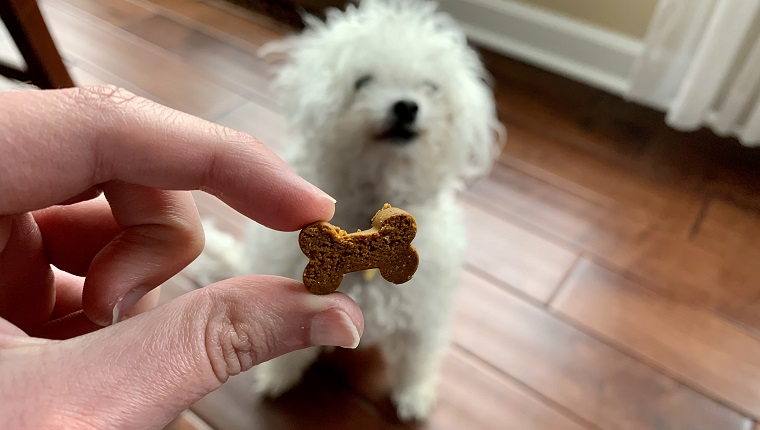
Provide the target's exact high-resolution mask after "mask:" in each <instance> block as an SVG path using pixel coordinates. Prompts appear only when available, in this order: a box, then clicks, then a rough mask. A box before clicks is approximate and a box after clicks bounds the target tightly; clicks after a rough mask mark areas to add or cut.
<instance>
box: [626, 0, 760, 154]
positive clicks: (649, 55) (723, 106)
mask: <svg viewBox="0 0 760 430" xmlns="http://www.w3.org/2000/svg"><path fill="white" fill-rule="evenodd" d="M759 10H760V0H660V3H659V5H658V7H657V9H656V11H655V15H654V18H653V20H652V23H651V25H650V27H649V30H648V33H647V35H646V38H645V40H644V49H643V51H642V53H641V54H640V56H639V57H638V58H637V60H636V62H635V63H634V67H633V70H632V75H631V81H630V87H629V91H628V96H629V97H630V98H632V99H634V100H638V101H640V102H643V103H646V104H649V105H653V106H655V107H658V108H660V109H664V110H665V111H666V112H667V122H668V124H669V125H671V126H672V127H674V128H677V129H680V130H693V129H696V128H698V127H700V126H702V125H707V126H709V127H711V128H712V129H713V130H715V132H716V133H718V134H721V135H732V136H736V137H737V138H738V139H739V140H740V141H741V142H742V143H743V144H744V145H747V146H760V18H759V17H758V13H759V12H758V11H759Z"/></svg>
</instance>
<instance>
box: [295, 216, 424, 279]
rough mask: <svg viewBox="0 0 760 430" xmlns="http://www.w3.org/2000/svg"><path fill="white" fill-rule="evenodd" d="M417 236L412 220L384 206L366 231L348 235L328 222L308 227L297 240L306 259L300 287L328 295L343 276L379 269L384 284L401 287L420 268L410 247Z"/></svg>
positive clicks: (410, 217) (415, 251) (412, 248)
mask: <svg viewBox="0 0 760 430" xmlns="http://www.w3.org/2000/svg"><path fill="white" fill-rule="evenodd" d="M416 234H417V223H416V222H415V221H414V217H413V216H412V215H410V214H409V213H407V212H405V211H403V210H401V209H398V208H394V207H391V205H389V204H387V203H386V204H385V206H383V208H382V209H380V210H379V211H378V212H377V213H376V214H375V216H374V217H372V228H370V229H369V230H364V231H358V232H356V233H350V234H349V233H346V232H345V231H344V230H342V229H340V228H339V227H336V226H334V225H332V224H330V223H328V222H317V223H314V224H311V225H308V226H306V227H305V228H304V229H303V230H301V234H300V236H299V237H298V243H299V244H300V245H301V250H302V251H303V253H304V254H306V256H307V257H309V264H307V265H306V269H304V271H303V283H304V285H306V288H308V289H309V291H311V292H312V293H314V294H330V293H332V292H333V291H335V290H337V289H338V287H339V286H340V283H341V281H342V280H343V275H345V274H346V273H350V272H358V271H360V270H368V269H379V270H380V275H381V276H382V277H383V278H385V280H386V281H388V282H392V283H394V284H403V283H404V282H407V281H409V280H410V279H412V275H414V272H415V271H417V266H418V265H419V261H420V259H419V256H418V255H417V250H416V249H414V247H413V246H412V245H411V243H412V239H414V236H415V235H416Z"/></svg>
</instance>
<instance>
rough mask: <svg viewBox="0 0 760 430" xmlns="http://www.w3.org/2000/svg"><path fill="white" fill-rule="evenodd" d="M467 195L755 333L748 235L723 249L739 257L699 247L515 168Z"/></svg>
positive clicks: (758, 288)
mask: <svg viewBox="0 0 760 430" xmlns="http://www.w3.org/2000/svg"><path fill="white" fill-rule="evenodd" d="M542 179H545V178H543V176H542ZM467 196H468V198H469V199H470V200H472V201H474V202H476V203H477V204H478V205H481V206H483V207H487V208H488V209H489V210H490V211H492V212H494V213H497V214H502V215H506V216H508V217H510V219H512V220H513V221H515V222H518V223H519V224H520V225H523V226H525V227H526V228H528V229H529V230H531V231H534V232H536V234H539V235H541V236H543V237H545V238H547V239H549V240H551V241H553V242H555V243H565V244H566V246H572V247H578V248H579V249H581V250H583V251H584V252H587V253H590V254H593V255H595V256H596V257H597V258H600V259H604V260H605V261H607V262H609V263H610V264H612V265H614V266H616V267H618V268H620V270H621V271H624V272H627V273H632V274H634V275H636V276H638V277H641V278H643V279H645V280H646V281H647V284H648V285H650V286H651V287H652V288H656V289H658V290H660V291H662V292H663V293H665V294H668V295H671V296H673V297H675V298H678V299H680V300H683V301H687V302H691V303H696V304H699V305H701V306H704V307H707V308H710V309H713V310H715V311H717V312H720V313H722V314H724V315H725V316H726V317H728V318H731V319H733V320H736V321H739V322H740V323H742V324H744V325H746V327H747V329H748V330H751V331H752V332H753V333H755V334H758V333H760V332H758V329H760V304H758V303H756V301H755V300H754V298H755V297H757V296H758V294H760V283H758V282H757V279H760V267H759V266H757V265H754V264H752V263H750V260H751V256H752V255H756V254H753V253H752V251H751V249H753V248H752V245H750V243H749V242H752V239H751V238H752V236H751V235H747V236H746V237H747V238H748V239H747V242H746V243H742V244H738V243H734V244H733V245H728V247H729V248H732V249H746V250H747V251H744V252H741V253H735V252H730V251H729V250H728V249H726V247H722V248H721V247H716V246H713V247H710V246H707V247H704V246H699V245H698V244H695V243H693V242H692V241H690V240H689V238H688V236H682V235H680V234H673V233H672V232H671V233H669V232H667V231H663V230H662V229H660V228H658V226H657V225H652V224H651V222H649V221H647V217H646V216H642V214H640V213H631V212H629V211H626V210H623V209H622V208H620V207H619V206H617V205H609V204H606V203H600V199H597V198H595V196H594V195H593V194H592V195H589V193H585V192H584V190H568V189H565V188H563V187H562V186H558V185H557V184H556V183H554V182H552V181H551V180H549V181H546V180H539V179H537V178H536V177H533V176H531V175H530V174H528V173H526V172H525V171H524V170H523V169H522V165H519V164H518V165H515V167H514V168H513V167H508V166H504V167H502V166H499V167H497V168H496V169H495V171H494V172H493V173H492V175H491V177H490V178H489V179H488V180H485V181H481V182H479V183H478V184H476V185H475V186H474V187H473V188H472V190H471V191H470V193H468V195H467ZM708 216H709V212H708ZM750 219H751V218H750ZM723 221H724V220H720V221H718V222H719V225H721V226H723V227H722V229H723V230H732V229H733V227H732V225H733V222H731V223H724V222H723ZM726 221H728V220H726ZM708 222H709V220H708ZM746 222H747V223H748V224H747V225H748V226H747V227H742V228H747V229H749V231H748V232H751V229H752V227H751V226H752V225H753V223H752V221H750V220H748V221H746ZM742 225H744V224H742ZM706 228H708V232H709V231H710V230H709V229H710V228H711V227H710V226H709V224H708V226H707V227H706ZM715 234H718V236H716V238H715V239H716V241H723V240H729V238H730V237H736V236H734V234H733V233H732V234H730V235H728V236H720V234H721V233H719V232H717V233H715ZM726 234H728V233H726ZM716 286H720V288H716Z"/></svg>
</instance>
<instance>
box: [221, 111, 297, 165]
mask: <svg viewBox="0 0 760 430" xmlns="http://www.w3.org/2000/svg"><path fill="white" fill-rule="evenodd" d="M214 122H216V123H219V124H221V125H223V126H226V127H229V128H232V129H235V130H239V131H243V132H245V133H248V134H250V135H252V136H255V137H257V138H258V139H259V140H261V141H262V142H263V143H264V144H265V145H267V146H268V147H270V148H272V150H274V151H275V152H277V153H280V152H281V151H282V150H283V149H284V145H285V134H286V129H287V124H286V120H285V117H284V116H283V115H282V113H280V112H279V111H278V110H276V109H274V108H270V107H267V106H264V105H262V104H261V103H258V102H255V101H254V102H248V103H246V104H244V105H242V106H240V107H238V108H237V109H235V110H233V111H232V112H229V113H227V114H226V115H224V116H222V117H220V118H217V119H216V120H215V121H214Z"/></svg>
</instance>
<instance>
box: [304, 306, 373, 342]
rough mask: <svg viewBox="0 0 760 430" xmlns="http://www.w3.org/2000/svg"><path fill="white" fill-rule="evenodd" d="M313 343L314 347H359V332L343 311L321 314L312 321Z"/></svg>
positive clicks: (330, 311)
mask: <svg viewBox="0 0 760 430" xmlns="http://www.w3.org/2000/svg"><path fill="white" fill-rule="evenodd" d="M310 334H311V343H312V345H314V346H340V347H343V348H351V349H354V348H356V347H357V346H359V340H360V339H361V337H360V336H359V330H358V329H357V328H356V325H354V322H353V321H351V318H350V317H349V316H348V314H347V313H345V312H343V311H341V310H337V309H335V310H329V311H324V312H320V313H319V314H317V316H315V317H314V319H312V320H311V332H310Z"/></svg>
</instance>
